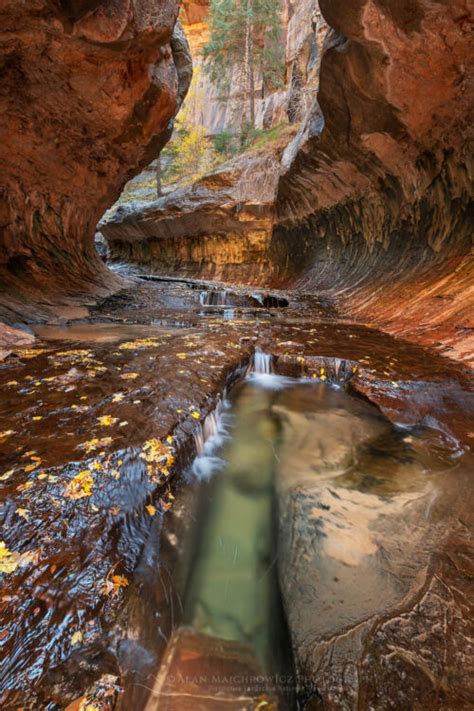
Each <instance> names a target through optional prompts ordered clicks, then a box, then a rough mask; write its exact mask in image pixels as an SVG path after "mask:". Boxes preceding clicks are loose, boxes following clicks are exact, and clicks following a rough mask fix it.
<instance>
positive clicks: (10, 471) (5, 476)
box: [0, 469, 15, 481]
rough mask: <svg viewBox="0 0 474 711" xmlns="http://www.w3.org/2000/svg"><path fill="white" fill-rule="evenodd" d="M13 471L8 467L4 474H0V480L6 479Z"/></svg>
mask: <svg viewBox="0 0 474 711" xmlns="http://www.w3.org/2000/svg"><path fill="white" fill-rule="evenodd" d="M14 472H15V470H14V469H9V470H8V471H7V472H5V473H4V474H2V475H1V476H0V481H6V480H7V479H9V478H10V477H11V475H12V474H13V473H14Z"/></svg>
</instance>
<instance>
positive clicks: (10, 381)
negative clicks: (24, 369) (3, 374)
mask: <svg viewBox="0 0 474 711" xmlns="http://www.w3.org/2000/svg"><path fill="white" fill-rule="evenodd" d="M7 385H18V381H17V380H9V381H8V383H7Z"/></svg>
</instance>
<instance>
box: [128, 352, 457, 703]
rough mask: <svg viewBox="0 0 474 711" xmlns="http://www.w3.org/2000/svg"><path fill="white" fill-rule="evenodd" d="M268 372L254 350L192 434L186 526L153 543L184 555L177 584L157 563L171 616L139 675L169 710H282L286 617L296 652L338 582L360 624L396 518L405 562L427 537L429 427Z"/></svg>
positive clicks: (332, 611)
mask: <svg viewBox="0 0 474 711" xmlns="http://www.w3.org/2000/svg"><path fill="white" fill-rule="evenodd" d="M271 371H272V358H271V356H270V355H268V354H266V353H264V352H262V351H256V352H255V354H254V357H253V367H252V368H251V370H250V372H249V374H248V375H247V377H246V378H245V380H243V381H241V382H239V383H238V384H237V385H236V386H235V387H234V388H233V390H232V392H231V394H230V397H229V399H226V400H225V401H224V404H223V405H220V406H219V408H218V414H217V415H216V413H212V414H211V415H210V416H208V418H207V421H206V423H205V425H204V432H202V431H201V432H200V433H199V434H198V447H199V450H200V454H199V455H198V457H197V458H196V460H195V461H194V463H193V465H192V467H191V469H190V470H189V472H188V474H187V476H186V480H185V484H184V486H183V488H182V489H181V491H180V492H178V494H177V511H180V510H186V509H187V510H188V511H189V510H192V511H193V512H194V513H193V517H194V525H192V526H191V527H189V526H185V527H183V526H182V524H181V525H178V526H177V525H176V519H173V518H172V517H170V518H169V519H168V520H167V519H166V517H164V518H163V520H162V526H161V529H160V535H161V538H162V540H163V541H165V540H167V539H169V536H170V535H171V536H172V538H173V547H174V549H175V551H176V550H179V551H180V555H181V557H182V558H183V556H184V558H186V559H187V560H188V564H187V566H186V572H185V575H184V578H185V582H184V583H183V570H182V568H181V569H180V570H179V573H178V574H177V575H176V577H173V572H172V570H171V572H170V569H169V568H168V573H169V574H170V581H169V583H168V587H167V598H168V599H172V598H173V597H175V596H176V597H177V598H179V612H177V613H176V615H175V617H174V619H173V623H172V625H171V627H170V629H169V638H167V639H168V642H167V644H166V645H165V647H164V649H163V650H162V652H161V654H160V655H158V659H159V660H160V662H161V664H157V667H155V669H148V672H149V674H148V677H147V678H146V685H147V688H148V689H149V690H150V695H149V697H148V701H147V705H146V708H147V709H148V710H149V711H153V710H154V709H160V711H161V710H162V709H165V710H169V711H174V710H176V711H178V710H179V711H182V710H183V709H187V708H188V703H189V699H190V698H191V699H198V698H199V699H202V698H207V699H208V702H207V704H208V705H206V703H203V702H202V701H201V704H203V705H202V706H200V708H202V709H214V708H216V709H217V708H221V707H220V706H219V705H218V704H219V703H222V704H224V703H226V704H227V703H231V702H232V701H235V702H237V700H239V699H240V701H241V702H242V699H246V701H245V702H242V703H244V706H242V708H254V706H253V705H252V704H253V703H255V704H257V703H258V701H259V700H260V701H261V702H262V703H263V701H262V700H265V703H267V704H268V705H269V707H270V705H271V704H277V706H278V708H281V709H284V708H293V707H294V705H295V703H296V700H295V693H296V685H297V683H296V676H295V672H294V660H293V658H292V653H291V644H290V641H289V635H288V629H287V620H289V621H290V624H291V628H292V633H291V636H292V640H293V643H294V644H295V643H296V644H297V649H300V648H301V647H302V646H304V641H305V637H306V636H307V634H308V632H309V631H310V630H312V631H317V632H318V633H321V634H324V633H326V634H327V633H328V632H329V631H330V630H331V629H335V628H336V629H337V627H338V625H339V624H340V623H341V605H340V602H341V601H340V600H339V599H338V598H339V597H340V595H341V593H340V592H339V590H341V588H342V589H345V590H346V591H347V590H350V591H351V593H350V594H351V598H350V600H347V601H346V603H345V605H344V613H343V614H344V619H345V623H347V619H351V620H354V621H358V620H363V619H364V618H365V617H366V616H367V615H368V614H370V613H371V612H373V611H374V609H378V608H379V607H380V600H383V605H385V604H387V601H388V600H396V599H397V598H398V597H399V596H400V594H401V587H403V583H401V582H400V580H398V579H396V578H395V577H393V573H394V569H395V566H396V556H397V549H398V547H399V539H398V538H396V540H393V537H395V531H396V530H397V528H399V527H403V526H404V527H405V529H406V533H408V532H409V537H411V540H409V541H408V542H407V543H406V551H405V556H406V555H407V554H408V555H409V557H410V565H414V564H415V562H416V561H418V562H419V563H420V564H423V563H424V562H425V561H424V559H426V558H427V550H426V545H421V539H422V538H423V536H425V535H426V534H427V531H428V530H431V533H432V535H433V537H435V536H436V532H435V527H433V528H431V529H430V525H429V517H430V511H431V509H432V508H433V507H436V501H437V498H438V496H439V494H440V492H441V489H440V484H441V481H442V478H443V476H444V475H445V474H446V472H448V471H449V470H450V469H451V468H453V467H456V465H457V460H458V458H459V452H458V451H457V449H456V448H455V447H453V446H451V445H450V443H449V441H447V439H446V438H445V437H443V436H442V435H441V434H440V433H439V432H435V431H432V430H427V429H423V430H416V431H415V430H407V429H398V428H396V427H394V426H393V425H392V424H391V423H390V422H389V421H388V420H386V419H385V418H384V417H383V416H382V415H381V414H380V412H379V411H378V410H377V409H376V408H375V407H373V406H372V405H370V404H368V403H366V402H363V401H362V400H360V399H358V398H354V397H351V396H350V395H348V394H347V393H345V392H344V391H343V390H341V388H340V387H337V386H331V385H326V384H324V383H315V382H314V381H311V380H304V379H303V380H302V379H299V380H298V379H293V378H288V377H282V376H280V375H276V374H273V373H272V372H271ZM181 497H182V498H183V501H181ZM190 499H192V501H193V504H192V506H190ZM420 509H421V511H422V512H423V513H422V515H421V520H420V518H419V517H418V515H419V513H420ZM415 513H416V516H417V519H416V521H413V520H412V516H413V515H415ZM421 524H422V525H421ZM170 530H172V533H170ZM420 536H421V538H420ZM380 546H383V548H384V549H385V551H386V554H387V555H390V556H391V557H392V565H393V569H392V577H390V576H387V571H386V569H385V565H384V561H383V560H382V559H381V558H380V552H379V548H380ZM398 555H399V556H400V553H399V552H398ZM402 558H404V560H405V557H404V556H402ZM405 563H406V560H405ZM405 563H403V561H402V564H403V565H405ZM159 566H160V563H158V567H159ZM405 576H406V571H405ZM176 607H178V606H176ZM283 610H284V611H283ZM319 613H322V614H321V615H320V614H319ZM163 655H164V656H163ZM229 670H233V672H232V673H233V676H234V677H235V678H234V682H233V683H230V682H229V673H230V672H229ZM235 680H237V681H235ZM131 687H133V682H132V684H131ZM128 693H129V694H132V689H129V692H128ZM130 698H133V696H130ZM216 704H217V705H216ZM245 704H248V705H245ZM263 707H264V706H262V708H263ZM189 708H191V705H189ZM232 708H233V707H232Z"/></svg>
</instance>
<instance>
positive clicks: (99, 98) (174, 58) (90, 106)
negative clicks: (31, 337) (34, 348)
mask: <svg viewBox="0 0 474 711" xmlns="http://www.w3.org/2000/svg"><path fill="white" fill-rule="evenodd" d="M177 12H178V3H177V2H175V0H166V1H165V2H160V3H156V2H151V0H102V1H98V0H62V1H61V2H53V1H52V0H32V1H31V2H28V3H19V2H17V1H16V0H1V1H0V28H1V29H0V70H1V74H2V80H1V89H0V103H1V112H2V116H3V117H4V120H3V121H2V126H1V129H0V155H1V164H2V180H1V188H0V196H1V198H0V200H1V201H0V284H1V286H0V318H3V319H4V320H6V321H7V322H10V323H14V322H16V321H19V320H21V319H23V318H25V317H29V318H31V317H33V318H34V317H42V316H45V315H50V314H51V310H52V308H53V306H54V308H55V309H56V312H58V305H62V307H63V310H62V311H61V309H59V313H65V312H64V307H67V308H66V311H67V309H69V308H70V306H71V304H74V303H82V304H84V303H86V302H87V301H88V300H91V299H93V298H96V297H97V296H100V295H104V294H106V293H108V292H110V291H111V290H113V289H115V288H117V286H119V283H120V282H119V281H118V280H117V279H116V278H115V277H113V276H112V275H111V274H110V273H109V272H108V271H107V270H106V269H105V268H104V266H103V265H102V263H101V262H100V261H99V259H98V257H97V256H96V253H95V250H94V246H93V237H94V230H95V226H96V224H97V221H98V220H99V218H100V217H101V215H102V214H103V212H104V210H105V209H106V208H107V207H108V206H110V205H111V204H112V203H113V202H114V200H115V199H116V198H117V197H118V195H119V194H120V191H121V189H122V187H123V185H124V183H125V182H126V180H127V179H129V178H130V177H132V175H134V174H136V173H137V172H138V171H139V170H140V169H141V167H143V165H145V164H146V163H147V162H149V161H150V160H151V159H152V158H154V157H156V155H157V154H158V152H159V150H160V148H161V147H162V145H163V144H164V143H165V142H166V140H167V138H168V137H169V134H170V128H171V127H170V120H171V119H172V117H173V115H174V113H175V112H176V109H177V107H178V105H179V101H180V100H181V99H182V98H183V96H184V94H185V92H186V89H187V85H188V83H189V80H190V77H191V59H190V55H189V51H188V49H187V44H186V40H185V38H184V35H183V33H182V31H180V29H179V27H175V22H176V16H177ZM73 312H74V310H73V311H69V312H68V313H73Z"/></svg>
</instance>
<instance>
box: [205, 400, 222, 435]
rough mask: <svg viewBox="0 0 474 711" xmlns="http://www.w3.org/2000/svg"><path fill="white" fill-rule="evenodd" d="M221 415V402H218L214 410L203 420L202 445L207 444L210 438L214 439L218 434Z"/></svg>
mask: <svg viewBox="0 0 474 711" xmlns="http://www.w3.org/2000/svg"><path fill="white" fill-rule="evenodd" d="M221 413H222V402H221V401H220V400H219V401H218V402H217V405H216V407H215V409H214V410H213V411H212V412H210V413H209V414H208V415H207V417H206V419H205V420H204V427H203V432H202V434H203V443H204V442H207V440H208V439H209V438H210V437H216V436H217V434H218V433H219V420H220V417H221Z"/></svg>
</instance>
